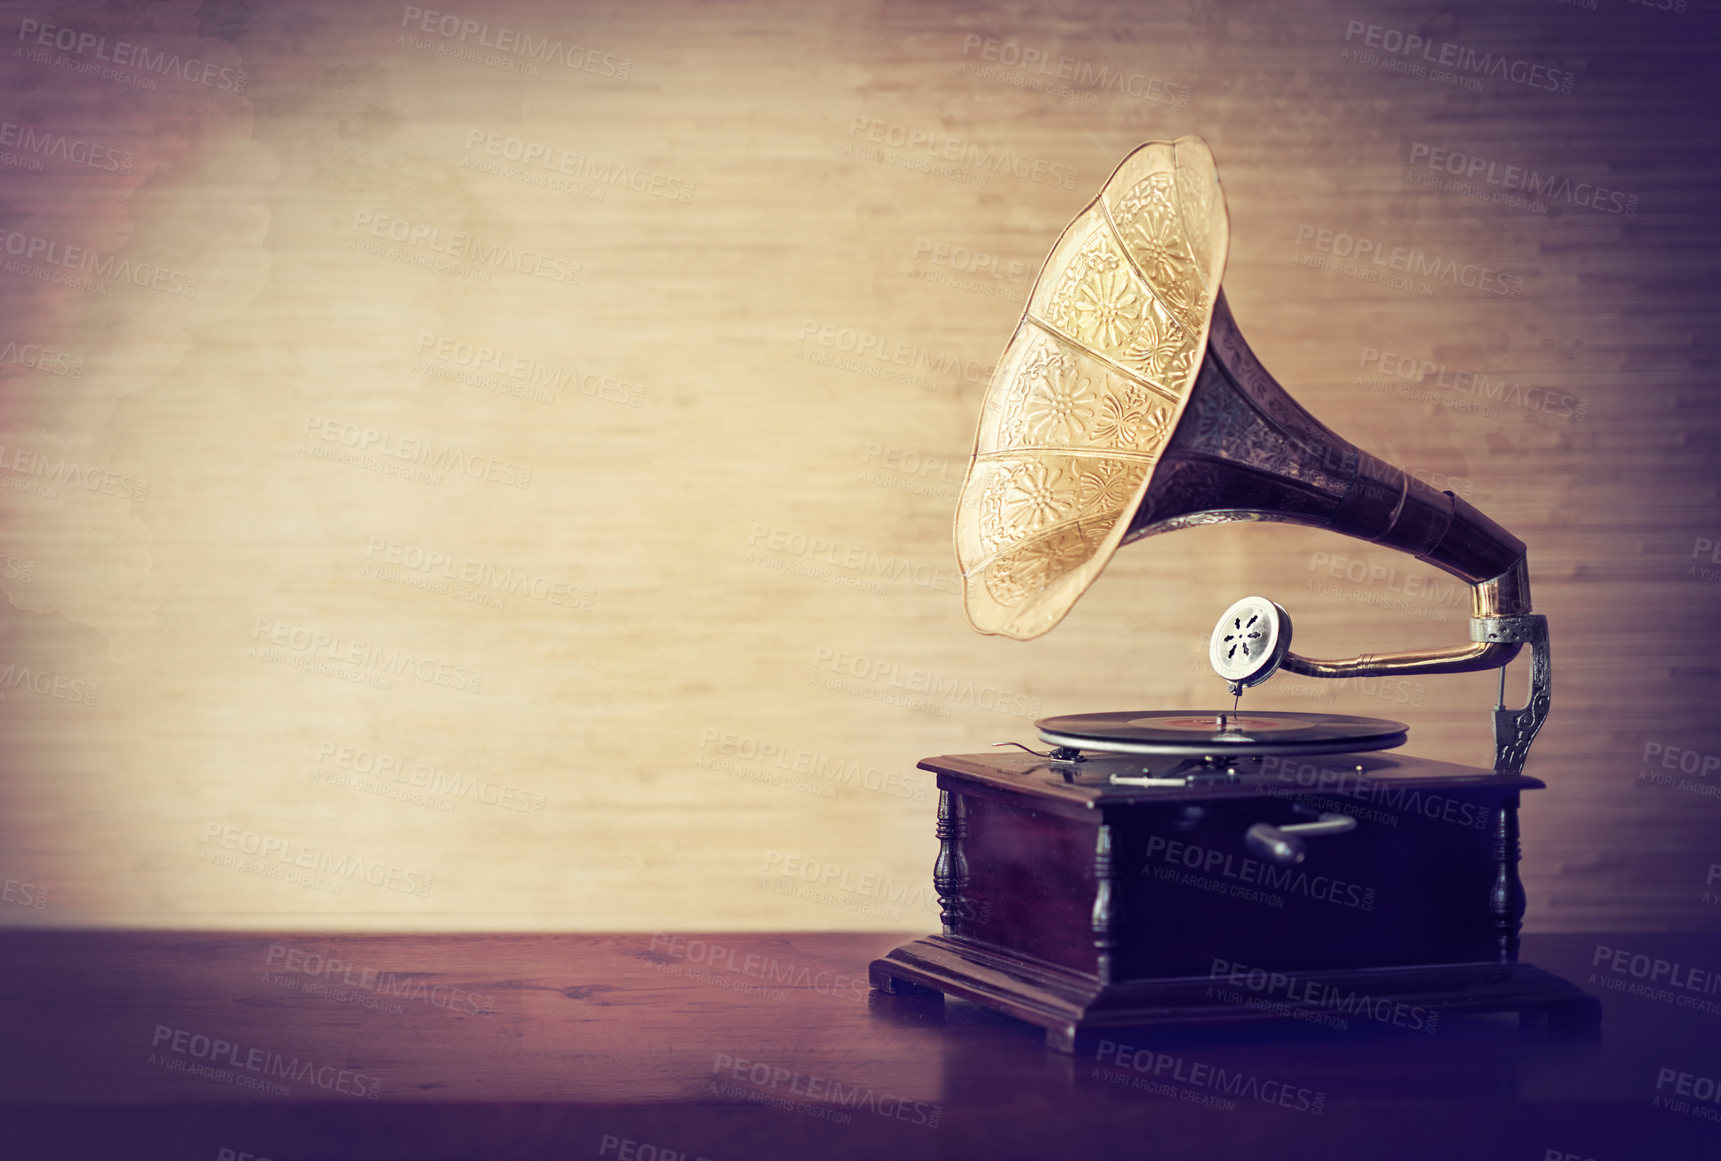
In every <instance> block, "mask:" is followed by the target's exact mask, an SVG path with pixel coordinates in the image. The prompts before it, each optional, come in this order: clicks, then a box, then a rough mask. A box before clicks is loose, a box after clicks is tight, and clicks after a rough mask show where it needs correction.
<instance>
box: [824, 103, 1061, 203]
mask: <svg viewBox="0 0 1721 1161" xmlns="http://www.w3.org/2000/svg"><path fill="white" fill-rule="evenodd" d="M849 137H850V138H851V139H852V140H853V141H855V142H857V143H865V144H867V145H882V146H885V147H886V148H888V149H897V150H902V151H903V152H904V153H906V154H908V155H909V156H910V157H912V158H915V160H917V161H919V162H921V163H922V164H923V165H925V166H926V171H927V172H934V175H935V176H950V175H949V174H947V173H942V172H935V171H938V170H941V169H948V168H949V167H947V166H940V165H939V164H938V163H940V162H954V163H957V164H958V165H962V166H969V167H971V168H972V169H975V170H979V171H980V172H979V173H975V174H972V175H970V176H971V177H979V178H981V181H979V182H975V183H973V184H977V185H978V184H984V175H985V174H1002V175H1004V176H1007V177H1017V178H1021V179H1022V180H1024V181H1031V182H1034V183H1036V184H1038V185H1050V186H1056V187H1058V188H1059V189H1075V188H1076V179H1077V178H1078V177H1080V176H1081V171H1080V170H1078V169H1077V168H1076V167H1075V166H1073V165H1066V164H1065V163H1063V162H1061V161H1047V160H1046V159H1044V158H1039V157H1029V156H1027V155H1026V154H1022V153H1014V152H1012V151H1010V150H1009V149H998V148H994V147H991V146H987V145H982V144H980V143H979V142H977V141H968V140H964V139H963V138H960V137H952V136H950V134H948V133H946V132H945V131H944V130H943V129H920V128H910V127H909V126H907V125H902V124H898V123H896V122H893V121H880V120H878V119H877V118H875V117H868V116H866V115H865V114H857V115H856V116H855V118H854V119H853V120H852V121H851V122H850V123H849ZM874 152H876V151H874ZM921 153H924V154H925V155H926V156H925V158H920V157H918V156H917V155H918V154H921ZM856 156H858V157H861V158H862V160H870V159H871V158H868V157H867V156H866V155H865V154H863V153H859V152H857V153H856ZM906 168H911V169H912V168H916V167H915V166H913V165H909V166H906Z"/></svg>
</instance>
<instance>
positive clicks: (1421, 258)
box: [1296, 222, 1524, 298]
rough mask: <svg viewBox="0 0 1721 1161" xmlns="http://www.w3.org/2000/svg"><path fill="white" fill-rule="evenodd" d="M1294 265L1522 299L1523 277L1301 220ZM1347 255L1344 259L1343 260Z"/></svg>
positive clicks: (1392, 283) (1402, 285)
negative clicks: (1306, 248)
mask: <svg viewBox="0 0 1721 1161" xmlns="http://www.w3.org/2000/svg"><path fill="white" fill-rule="evenodd" d="M1296 244H1297V247H1298V251H1299V252H1298V254H1297V259H1296V264H1297V265H1300V266H1310V267H1313V268H1314V269H1317V270H1331V271H1333V272H1334V273H1338V274H1345V275H1348V276H1350V277H1353V278H1360V279H1361V280H1362V281H1364V282H1381V283H1384V284H1387V285H1390V286H1395V287H1398V288H1400V289H1416V290H1418V292H1419V293H1426V292H1425V291H1422V290H1421V288H1422V287H1423V286H1427V285H1428V283H1426V282H1424V283H1417V284H1414V285H1407V284H1405V282H1404V280H1406V279H1413V278H1422V279H1427V280H1430V281H1432V282H1447V283H1451V284H1452V285H1453V286H1462V287H1465V288H1466V289H1469V290H1474V291H1477V292H1479V293H1482V294H1496V295H1500V296H1502V297H1510V298H1522V297H1523V295H1524V279H1523V277H1522V276H1521V275H1516V274H1508V273H1506V272H1504V271H1501V270H1496V269H1494V268H1493V267H1492V266H1485V265H1482V264H1481V263H1476V262H1459V261H1458V260H1457V259H1455V258H1443V257H1441V256H1440V255H1439V254H1430V253H1429V252H1428V251H1426V250H1420V249H1407V248H1406V247H1403V246H1393V245H1389V244H1387V243H1385V242H1381V241H1378V240H1376V239H1373V238H1364V237H1361V236H1359V235H1356V234H1352V233H1349V232H1348V231H1345V230H1330V229H1328V228H1327V227H1325V226H1315V225H1310V224H1309V223H1306V222H1305V223H1302V224H1299V225H1298V226H1297V238H1296ZM1305 244H1309V245H1311V246H1312V247H1313V249H1314V251H1315V252H1316V253H1318V254H1329V255H1331V258H1332V260H1331V261H1330V262H1329V261H1328V260H1327V259H1325V258H1319V257H1315V256H1314V255H1312V254H1310V253H1309V252H1307V251H1304V250H1303V249H1302V247H1303V246H1304V245H1305ZM1346 260H1349V261H1348V262H1347V261H1346Z"/></svg>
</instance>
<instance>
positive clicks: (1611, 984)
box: [1589, 943, 1721, 1016]
mask: <svg viewBox="0 0 1721 1161" xmlns="http://www.w3.org/2000/svg"><path fill="white" fill-rule="evenodd" d="M1590 966H1591V967H1592V968H1600V969H1601V970H1600V971H1599V972H1592V973H1591V975H1590V978H1589V982H1590V983H1591V984H1594V985H1596V986H1598V987H1602V988H1607V989H1608V990H1610V991H1615V992H1624V993H1625V994H1626V995H1628V996H1641V997H1643V998H1644V999H1647V1000H1655V1001H1657V1002H1659V1003H1663V1004H1672V1005H1674V1006H1675V1007H1679V1008H1689V1009H1690V1010H1692V1011H1694V1012H1703V1013H1706V1014H1708V1015H1711V1016H1717V1015H1721V1001H1717V1000H1714V999H1704V998H1703V997H1706V996H1721V971H1715V970H1713V969H1708V968H1700V967H1692V966H1690V965H1689V964H1681V963H1678V962H1676V961H1673V960H1666V959H1662V958H1661V957H1660V956H1651V955H1645V954H1642V953H1639V952H1633V951H1630V950H1629V949H1626V948H1623V947H1610V946H1608V945H1607V944H1603V943H1598V944H1596V946H1595V953H1594V955H1593V956H1592V957H1591V959H1590ZM1633 981H1636V982H1635V983H1634V982H1633Z"/></svg>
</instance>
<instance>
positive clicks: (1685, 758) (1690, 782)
mask: <svg viewBox="0 0 1721 1161" xmlns="http://www.w3.org/2000/svg"><path fill="white" fill-rule="evenodd" d="M1642 761H1643V765H1642V766H1641V767H1640V768H1639V769H1638V772H1637V780H1638V781H1639V782H1647V783H1649V784H1651V785H1653V786H1671V787H1673V788H1674V789H1676V790H1683V791H1685V792H1686V793H1688V794H1696V795H1699V796H1701V797H1703V798H1721V780H1712V779H1711V778H1710V775H1711V774H1714V773H1715V772H1716V771H1717V770H1721V754H1706V753H1704V752H1702V751H1700V750H1692V749H1688V748H1686V747H1682V746H1673V745H1669V744H1668V743H1666V742H1645V743H1644V744H1643V759H1642Z"/></svg>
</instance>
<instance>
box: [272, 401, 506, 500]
mask: <svg viewBox="0 0 1721 1161" xmlns="http://www.w3.org/2000/svg"><path fill="white" fill-rule="evenodd" d="M299 434H300V435H302V436H304V437H306V438H307V439H315V440H321V441H322V442H323V443H325V444H333V445H336V447H338V448H344V449H347V452H348V454H350V455H352V456H354V457H371V458H374V459H375V462H377V463H379V464H387V463H388V461H391V460H393V461H397V463H398V464H403V465H405V464H410V465H413V466H414V467H415V468H418V469H422V470H423V471H424V472H428V473H441V472H449V473H451V474H453V475H457V476H468V477H470V478H472V479H474V480H482V481H484V482H485V483H487V484H497V485H500V486H502V487H508V488H520V489H526V488H530V487H531V486H532V469H531V467H530V466H529V465H526V464H516V463H514V462H512V461H511V460H501V459H497V458H495V457H494V456H486V455H475V454H473V453H471V452H467V451H462V450H461V449H459V448H456V447H455V446H453V445H452V444H441V445H438V444H437V443H436V442H435V441H433V440H429V439H415V438H412V437H408V436H401V435H397V434H396V433H394V432H391V431H383V430H381V429H379V428H375V427H368V426H362V425H360V424H357V423H348V422H346V421H345V420H341V419H330V418H328V417H326V416H322V415H307V416H305V421H304V423H303V424H302V425H300V428H299ZM306 446H307V447H308V448H310V449H313V452H314V449H317V447H318V445H317V444H315V443H312V444H308V445H306ZM328 450H331V451H332V450H334V449H328ZM319 458H327V457H321V456H320V457H319ZM367 462H368V461H367ZM355 466H364V464H362V463H359V464H356V465H355ZM390 474H397V473H390ZM436 479H437V482H438V483H440V482H441V476H440V475H437V476H436Z"/></svg>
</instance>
